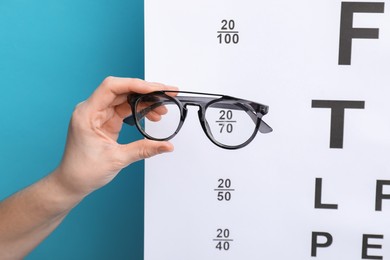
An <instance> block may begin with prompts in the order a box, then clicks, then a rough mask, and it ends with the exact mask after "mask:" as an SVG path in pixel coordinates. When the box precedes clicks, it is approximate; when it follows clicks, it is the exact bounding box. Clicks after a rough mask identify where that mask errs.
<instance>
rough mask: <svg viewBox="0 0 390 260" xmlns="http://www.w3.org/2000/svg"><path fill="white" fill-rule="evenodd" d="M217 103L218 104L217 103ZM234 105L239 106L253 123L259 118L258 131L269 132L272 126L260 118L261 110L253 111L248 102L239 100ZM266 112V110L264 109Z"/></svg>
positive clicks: (261, 115)
mask: <svg viewBox="0 0 390 260" xmlns="http://www.w3.org/2000/svg"><path fill="white" fill-rule="evenodd" d="M218 105H219V104H218ZM235 105H237V106H240V107H242V108H243V109H244V110H245V112H246V113H247V114H248V115H249V116H250V118H251V119H252V121H253V123H255V124H256V123H257V120H258V119H260V127H259V132H260V133H262V134H267V133H270V132H272V131H273V129H272V127H270V126H269V125H268V124H267V123H266V122H264V120H263V119H262V117H263V114H262V113H261V112H257V113H256V114H255V113H253V112H252V111H253V108H252V107H250V105H248V104H245V103H241V102H237V103H235ZM266 112H268V111H266Z"/></svg>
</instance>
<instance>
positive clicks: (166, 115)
mask: <svg viewBox="0 0 390 260" xmlns="http://www.w3.org/2000/svg"><path fill="white" fill-rule="evenodd" d="M136 111H137V113H136V114H135V115H136V120H137V121H138V122H140V121H141V120H142V119H144V118H145V123H144V124H138V125H139V126H140V127H141V131H143V132H144V133H145V134H146V135H149V136H150V137H152V138H154V139H167V138H169V137H170V136H171V135H173V134H174V133H175V131H176V130H177V128H178V127H179V124H180V118H181V112H180V107H179V105H178V104H177V103H176V102H175V100H173V99H172V98H171V97H169V96H163V95H148V96H143V97H141V98H140V99H139V100H138V102H137V103H136Z"/></svg>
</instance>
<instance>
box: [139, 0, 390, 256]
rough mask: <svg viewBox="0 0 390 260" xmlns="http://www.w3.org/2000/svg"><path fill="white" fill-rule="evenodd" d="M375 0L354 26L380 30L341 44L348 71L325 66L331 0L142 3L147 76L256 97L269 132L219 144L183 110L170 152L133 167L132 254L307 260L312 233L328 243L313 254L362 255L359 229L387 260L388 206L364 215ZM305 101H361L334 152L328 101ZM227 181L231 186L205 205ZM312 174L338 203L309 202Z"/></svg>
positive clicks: (381, 148) (375, 169) (376, 169)
mask: <svg viewBox="0 0 390 260" xmlns="http://www.w3.org/2000/svg"><path fill="white" fill-rule="evenodd" d="M384 2H385V12H384V13H375V14H368V13H359V14H355V15H354V22H353V26H354V27H368V28H379V39H353V40H352V59H351V60H352V62H351V65H338V54H339V35H340V14H341V1H335V0H321V1H305V0H299V1H286V0H282V1H267V2H264V1H263V2H261V1H253V0H252V1H249V0H245V1H233V0H230V1H226V0H225V1H222V0H216V1H208V0H197V1H179V0H164V1H161V0H160V1H158V0H145V46H146V47H145V56H146V58H145V63H146V64H145V73H146V79H147V80H149V81H158V82H163V83H166V84H170V85H175V86H178V87H179V88H180V89H181V90H188V91H199V92H210V93H223V94H227V95H232V96H236V97H240V98H244V99H249V100H253V101H256V102H259V103H263V104H267V105H269V107H270V111H269V113H268V114H267V115H266V116H265V117H264V121H266V122H267V123H268V124H269V125H270V126H272V127H273V129H274V131H273V132H272V133H270V134H267V135H263V134H258V135H257V136H256V138H255V139H254V140H253V141H252V143H250V144H249V145H248V146H247V147H245V148H243V149H239V150H234V151H230V150H224V149H221V148H219V147H217V146H215V145H214V144H212V143H211V142H210V141H209V140H208V138H207V137H206V136H205V134H204V133H203V130H202V128H201V126H200V123H199V120H198V118H197V108H195V107H191V108H190V109H189V114H188V116H187V119H186V122H185V123H184V126H183V128H182V129H181V131H180V132H179V134H178V135H177V136H176V137H175V138H174V139H173V140H172V143H173V144H174V145H175V151H174V152H173V153H171V154H165V155H162V156H159V157H155V158H151V159H148V160H147V161H146V165H145V171H146V172H145V178H146V179H145V185H146V186H145V260H157V259H169V260H183V259H186V260H187V259H188V260H192V259H194V260H199V259H213V260H214V259H216V260H218V259H224V260H231V259H247V260H252V259H300V260H301V259H312V258H314V257H312V256H311V243H312V241H311V238H312V232H327V233H330V234H331V235H332V237H333V243H332V244H331V245H330V246H329V247H326V248H318V250H317V257H315V258H316V259H326V260H333V259H362V239H363V234H377V235H383V236H384V238H383V239H370V240H369V243H370V244H380V245H382V248H381V249H369V250H368V253H369V254H370V255H377V256H382V257H383V259H387V258H390V231H389V230H390V224H389V219H390V218H389V217H390V201H389V200H386V199H385V200H383V207H382V211H375V192H376V182H377V180H390V166H389V156H390V116H389V114H390V107H389V100H390V90H389V83H390V73H389V68H390V66H389V65H390V12H388V11H387V9H386V7H387V4H388V3H387V1H384ZM223 19H227V20H230V19H233V20H234V21H235V28H234V30H237V31H238V32H239V33H238V34H239V37H240V38H239V43H238V44H220V43H219V42H218V39H217V31H219V30H220V28H221V20H223ZM312 100H349V101H364V102H365V108H364V109H345V120H344V140H343V148H342V149H335V148H330V124H331V109H329V108H312ZM147 127H148V126H147ZM227 178H228V179H230V180H231V183H232V188H234V189H235V190H234V191H233V192H232V197H231V200H230V201H218V200H217V192H216V191H214V189H216V188H217V186H218V179H227ZM316 178H322V202H323V203H330V204H337V205H338V209H337V210H335V209H318V208H315V207H314V199H315V181H316ZM383 193H384V194H390V187H388V186H386V187H384V189H383ZM219 228H221V229H225V228H228V229H229V230H230V236H229V238H230V239H233V241H230V242H229V243H230V247H229V250H218V249H216V247H215V246H216V244H217V242H216V241H213V239H215V238H216V235H217V229H219ZM319 242H324V241H321V240H319ZM369 259H370V258H369Z"/></svg>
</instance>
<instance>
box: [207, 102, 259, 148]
mask: <svg viewBox="0 0 390 260" xmlns="http://www.w3.org/2000/svg"><path fill="white" fill-rule="evenodd" d="M250 113H253V112H252V110H249V109H248V107H247V105H246V104H241V103H239V102H232V101H223V100H222V101H218V102H215V103H212V104H210V105H209V106H208V107H207V109H206V113H205V120H206V124H207V128H208V131H209V134H210V135H211V137H212V138H213V139H214V140H215V141H217V142H218V143H220V144H223V145H226V146H230V147H235V146H239V145H242V144H244V143H245V142H247V141H248V140H249V139H251V138H252V136H254V135H255V134H256V133H255V131H256V123H257V119H256V120H253V119H252V117H253V116H254V115H252V117H251V116H250V115H251V114H250Z"/></svg>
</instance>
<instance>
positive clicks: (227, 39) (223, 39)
mask: <svg viewBox="0 0 390 260" xmlns="http://www.w3.org/2000/svg"><path fill="white" fill-rule="evenodd" d="M217 38H218V39H219V43H220V44H222V43H226V44H229V43H234V44H237V43H238V42H239V41H240V37H239V36H238V33H234V34H230V33H220V34H218V36H217Z"/></svg>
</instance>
